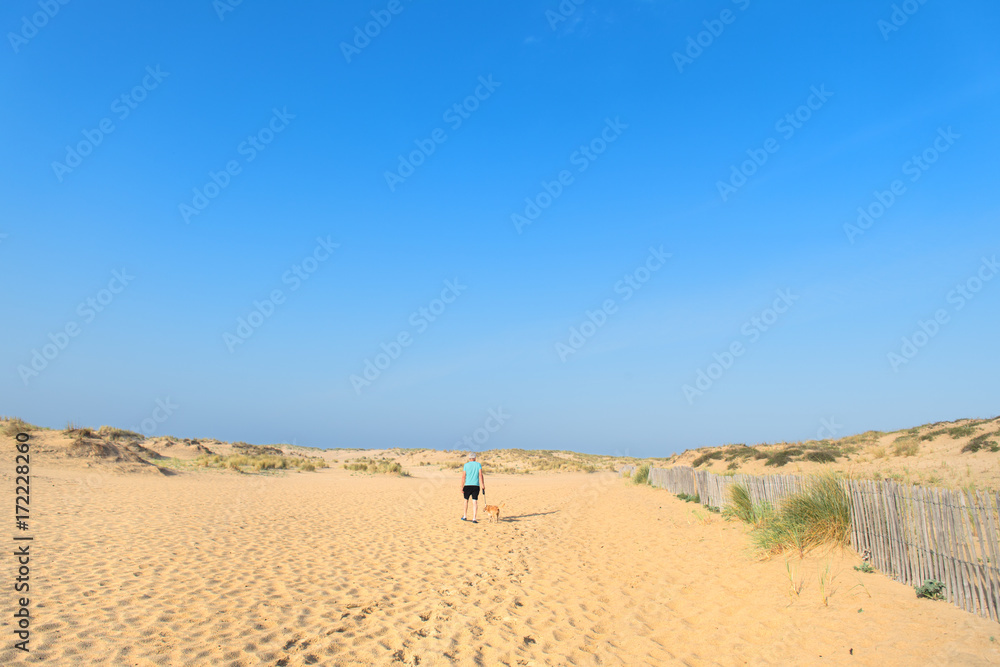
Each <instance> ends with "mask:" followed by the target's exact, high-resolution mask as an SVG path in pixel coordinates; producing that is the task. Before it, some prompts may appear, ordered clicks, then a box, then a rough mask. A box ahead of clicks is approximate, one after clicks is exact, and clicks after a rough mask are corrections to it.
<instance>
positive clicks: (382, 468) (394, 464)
mask: <svg viewBox="0 0 1000 667" xmlns="http://www.w3.org/2000/svg"><path fill="white" fill-rule="evenodd" d="M344 469H345V470H354V471H356V472H366V473H371V474H373V475H399V476H400V477H409V476H410V475H409V473H408V472H406V471H405V470H403V466H402V465H400V463H399V461H393V460H392V459H387V458H380V459H375V458H367V457H362V458H360V459H357V460H355V461H354V462H353V463H345V464H344Z"/></svg>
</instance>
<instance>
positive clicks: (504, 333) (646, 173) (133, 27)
mask: <svg viewBox="0 0 1000 667" xmlns="http://www.w3.org/2000/svg"><path fill="white" fill-rule="evenodd" d="M511 5H513V6H511ZM897 7H899V10H898V11H897V13H896V14H895V15H894V11H895V10H894V8H893V3H890V2H885V3H880V2H842V3H836V4H834V3H823V4H821V5H815V6H814V4H813V3H802V4H801V5H799V6H792V5H790V4H789V3H782V4H781V5H780V6H775V5H769V4H767V3H763V2H759V1H758V0H750V1H747V0H739V2H730V1H728V0H727V1H721V0H720V1H716V2H698V3H679V2H650V1H642V2H625V1H620V2H610V1H605V0H587V1H586V2H583V3H582V4H580V5H576V4H574V3H573V2H572V0H567V1H566V2H563V3H562V5H560V3H558V2H555V1H548V2H523V3H499V2H475V3H469V2H439V3H429V2H421V1H420V0H399V1H398V2H393V3H390V2H388V1H385V2H382V1H379V2H344V3H335V4H334V3H322V2H298V3H288V4H286V5H281V6H275V5H273V4H265V3H258V2H251V1H249V0H247V1H244V2H242V3H240V4H238V5H236V6H231V5H229V4H224V3H223V1H221V0H220V2H216V3H214V4H213V3H212V2H210V1H209V0H198V1H196V2H192V1H180V2H176V3H170V4H168V5H164V6H162V7H148V6H143V5H141V4H136V3H125V2H117V1H113V2H105V3H84V2H68V3H67V4H65V5H62V4H59V3H58V1H57V0H52V2H51V3H47V2H46V1H45V0H43V2H41V3H39V2H37V0H36V1H35V2H28V1H25V0H16V1H14V2H9V3H6V4H5V5H4V8H3V9H2V11H0V27H2V29H3V32H4V34H5V39H4V44H3V45H2V47H0V77H2V78H0V82H2V86H3V90H4V91H5V92H6V95H5V96H4V97H5V99H4V103H3V104H2V105H0V119H2V121H3V127H4V128H5V129H6V131H5V133H4V141H3V144H2V148H0V150H2V151H3V158H4V159H3V160H0V182H2V183H3V189H4V197H3V199H2V202H3V203H2V209H0V234H2V235H3V236H2V237H0V275H2V282H3V285H4V290H3V292H2V297H0V298H2V300H3V305H4V309H5V312H6V313H7V314H8V317H7V320H6V323H5V325H4V326H3V328H2V329H0V350H2V353H3V360H2V364H0V411H2V412H3V413H6V414H15V415H18V416H20V417H22V418H24V419H27V420H29V421H32V422H35V423H39V424H43V425H47V426H51V427H62V426H64V425H65V423H66V421H67V420H73V421H76V422H77V423H81V424H87V425H94V426H96V425H99V424H105V423H107V424H113V425H118V426H123V427H126V428H139V429H140V430H143V431H145V432H147V433H148V434H150V435H158V434H164V433H167V434H173V435H178V436H187V437H199V436H200V437H217V438H222V439H228V440H237V439H239V440H246V441H248V442H257V443H266V442H295V443H297V444H301V445H311V446H318V447H335V446H345V447H395V446H401V447H434V448H449V449H450V448H455V447H456V443H457V442H461V441H462V439H463V437H473V435H474V434H477V433H478V434H479V440H480V442H479V443H477V444H476V446H477V447H481V448H494V447H524V448H546V449H574V450H578V451H586V452H603V453H628V454H632V455H638V456H664V455H668V454H670V453H673V452H676V451H681V450H684V449H686V448H691V447H697V446H704V445H712V444H721V443H726V442H747V443H754V442H761V441H775V440H796V439H807V438H815V437H817V436H820V437H827V436H830V435H836V436H842V435H847V434H850V433H855V432H860V431H864V430H867V429H894V428H901V427H907V426H912V425H917V424H921V423H925V422H931V421H937V420H944V419H954V418H959V417H970V416H980V417H985V416H993V415H995V414H997V412H998V411H997V409H996V404H997V403H996V399H997V395H998V394H997V389H996V388H997V376H998V372H1000V355H997V354H996V342H995V341H996V337H997V331H998V328H997V325H998V323H1000V319H998V313H1000V309H998V304H1000V280H992V278H993V277H994V276H993V273H995V272H996V269H995V268H993V266H992V264H991V261H992V258H993V257H995V256H996V254H997V253H998V252H1000V234H998V231H997V229H998V227H997V221H998V219H1000V204H998V203H997V199H996V193H997V186H996V184H997V182H998V177H1000V167H998V159H997V155H1000V131H998V129H997V123H996V119H997V118H998V117H1000V42H998V41H997V40H996V34H997V31H998V29H1000V8H998V7H997V5H996V4H995V3H990V2H986V1H985V0H983V1H966V2H959V3H943V2H936V1H935V0H929V1H928V2H926V3H925V4H919V2H916V0H913V1H912V2H910V3H903V5H897ZM905 10H909V12H910V13H906V11H905ZM46 11H47V12H48V14H50V15H51V16H49V15H46V14H45V12H46ZM560 12H561V13H560ZM380 19H381V21H382V22H383V23H385V25H378V24H377V23H371V22H373V21H378V20H380ZM366 24H367V25H366ZM366 28H367V30H368V31H369V33H370V34H372V35H374V36H372V37H367V38H366V37H358V35H359V34H362V35H363V33H364V31H365V29H366ZM355 40H356V41H355ZM699 42H700V45H699ZM477 95H478V97H477ZM123 96H124V99H123ZM455 105H459V110H455ZM789 115H790V118H787V117H788V116H789ZM459 120H460V121H461V122H460V123H459V122H458V121H459ZM102 128H103V129H102ZM108 129H110V130H111V131H110V132H107V131H106V130H108ZM431 149H433V150H431ZM414 151H417V152H416V153H414ZM915 157H916V161H915V160H914V158H915ZM251 158H252V159H251ZM754 159H756V162H753V160H754ZM401 160H404V161H405V162H406V163H408V164H410V163H411V160H412V162H414V163H419V164H417V165H416V166H413V167H412V170H411V169H410V168H409V167H407V166H406V165H404V166H402V167H401V166H400V163H401ZM748 160H749V161H750V162H747V161H748ZM227 169H229V170H230V171H229V172H228V173H227ZM734 170H735V171H736V172H737V173H736V175H735V176H734ZM741 170H742V172H743V173H742V174H740V173H739V172H740V171H741ZM387 173H389V174H392V173H394V174H395V176H389V177H387ZM747 174H749V175H747ZM213 175H214V176H213ZM213 178H214V183H213ZM560 179H562V181H561V182H560ZM894 182H895V187H896V193H895V194H894V193H893V186H894ZM216 183H218V184H222V186H223V187H219V186H217V185H216ZM206 186H207V188H206ZM202 198H203V199H202ZM880 199H881V202H880V201H879V200H880ZM526 200H527V201H526ZM535 206H537V207H538V208H537V210H536V209H534V208H533V207H535ZM185 207H189V208H185ZM199 207H200V208H199ZM859 207H861V208H862V210H868V211H871V212H872V213H873V214H877V215H873V216H872V217H871V218H869V220H870V222H869V221H868V220H865V219H863V220H862V222H864V223H865V225H867V226H866V228H862V227H859V226H858V224H857V219H858V216H859V213H858V208H859ZM194 211H197V212H196V213H195V212H194ZM512 216H514V217H513V218H512ZM516 216H521V217H516ZM529 218H530V219H529ZM850 225H854V227H851V226H850ZM845 226H847V227H846V228H845ZM664 255H669V257H668V258H665V259H664V258H663V256H664ZM657 257H659V259H657ZM984 258H985V260H987V261H986V263H985V264H984ZM295 267H298V269H296V268H295ZM653 267H655V269H653ZM296 271H298V272H299V273H298V274H296ZM310 271H311V272H310ZM114 272H118V274H117V275H118V276H120V277H116V274H115V273H114ZM300 276H308V278H307V279H305V278H302V277H300ZM987 278H988V279H987ZM449 281H450V282H449ZM629 281H631V282H632V283H633V284H634V285H641V287H640V288H638V289H633V288H632V287H629ZM449 284H450V285H451V287H449V286H448V285H449ZM959 286H961V290H964V292H965V294H966V296H963V295H962V294H963V293H962V291H960V290H958V288H959ZM275 291H277V292H278V294H277V296H278V301H279V302H280V303H274V304H268V303H265V301H269V300H270V298H271V296H272V295H273V294H274V293H275ZM442 293H444V297H445V299H446V300H447V301H448V303H446V302H445V300H441V299H442ZM780 295H783V296H780ZM88 299H91V300H94V303H96V304H97V306H100V308H101V309H100V311H99V312H98V310H97V307H96V306H93V305H88V304H87V300H88ZM255 302H257V303H256V305H255ZM81 304H82V305H81ZM605 306H609V308H608V310H607V311H604V310H603V309H604V307H605ZM421 308H423V309H425V310H426V314H423V315H422V314H421V313H420V310H421ZM778 310H783V311H784V312H780V313H779V312H778ZM255 311H257V312H258V314H256V315H255V314H254V312H255ZM588 313H590V316H589V318H588ZM936 316H937V317H938V318H939V319H938V321H937V322H935V321H934V319H935V317H936ZM431 317H433V321H431V319H430V318H431ZM241 318H242V320H244V321H246V322H247V324H245V325H241V324H240V319H241ZM754 318H756V320H755V319H754ZM251 321H252V322H253V323H254V324H257V325H259V326H253V325H252V324H251ZM588 321H597V322H600V324H601V326H596V325H594V326H593V328H592V329H591V328H590V325H587V324H585V323H586V322H588ZM921 323H922V324H921ZM67 327H69V330H70V331H72V332H73V333H75V335H72V336H71V335H70V334H69V333H67ZM765 329H766V330H765ZM574 331H576V332H577V333H574ZM241 332H242V333H241ZM400 336H402V337H403V339H404V340H406V341H408V345H407V346H405V347H404V346H400V347H399V349H398V350H396V349H395V348H394V347H393V345H392V341H396V340H398V339H399V338H400ZM904 338H905V339H906V341H904ZM383 345H385V347H383ZM734 346H735V349H736V350H742V352H741V353H740V354H739V355H738V356H733V357H732V358H729V357H728V356H727V355H728V354H730V350H731V349H734ZM383 349H388V350H389V353H391V354H392V355H394V356H395V358H392V357H391V356H389V354H387V353H383ZM568 350H569V351H568ZM380 353H382V354H386V356H383V357H379V356H378V355H379V354H380ZM369 362H370V363H371V366H370V367H369V368H368V376H367V378H366V376H365V375H364V373H365V369H366V364H368V363H369ZM375 364H379V365H380V366H382V368H381V369H378V368H375ZM713 364H717V365H715V366H713ZM352 377H353V379H352ZM158 402H159V403H158ZM163 406H167V407H166V408H164V407H163ZM490 410H493V411H494V412H495V413H497V411H498V410H500V411H501V412H499V413H497V414H501V415H502V418H501V419H500V420H497V419H495V418H493V419H492V420H491V417H490V412H489V411H490ZM500 421H502V422H503V423H502V424H501V423H499V422H500ZM487 427H488V428H489V429H491V430H490V431H487V430H485V429H486V428H487ZM477 429H480V430H479V431H477ZM824 429H825V430H824ZM487 435H488V437H484V436H487Z"/></svg>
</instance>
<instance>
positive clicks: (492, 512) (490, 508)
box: [483, 503, 506, 523]
mask: <svg viewBox="0 0 1000 667" xmlns="http://www.w3.org/2000/svg"><path fill="white" fill-rule="evenodd" d="M505 504H506V503H500V504H499V505H487V506H486V507H484V508H483V511H484V512H486V514H487V515H489V518H490V522H491V523H497V522H498V521H500V508H501V507H503V506H504V505H505Z"/></svg>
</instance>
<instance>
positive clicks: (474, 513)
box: [466, 498, 479, 521]
mask: <svg viewBox="0 0 1000 667" xmlns="http://www.w3.org/2000/svg"><path fill="white" fill-rule="evenodd" d="M466 509H468V508H466ZM478 515H479V501H478V500H476V499H475V498H473V499H472V520H473V521H475V520H476V517H477V516H478Z"/></svg>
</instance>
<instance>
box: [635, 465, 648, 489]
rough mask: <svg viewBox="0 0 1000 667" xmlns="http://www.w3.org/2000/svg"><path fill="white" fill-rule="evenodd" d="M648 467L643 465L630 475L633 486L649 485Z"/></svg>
mask: <svg viewBox="0 0 1000 667" xmlns="http://www.w3.org/2000/svg"><path fill="white" fill-rule="evenodd" d="M650 467H651V466H650V465H649V464H648V463H643V464H642V465H641V466H639V467H638V468H636V470H635V473H634V474H633V475H632V483H633V484H649V469H650Z"/></svg>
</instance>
